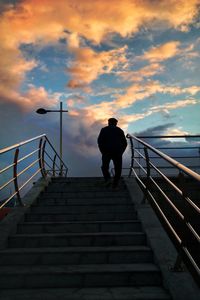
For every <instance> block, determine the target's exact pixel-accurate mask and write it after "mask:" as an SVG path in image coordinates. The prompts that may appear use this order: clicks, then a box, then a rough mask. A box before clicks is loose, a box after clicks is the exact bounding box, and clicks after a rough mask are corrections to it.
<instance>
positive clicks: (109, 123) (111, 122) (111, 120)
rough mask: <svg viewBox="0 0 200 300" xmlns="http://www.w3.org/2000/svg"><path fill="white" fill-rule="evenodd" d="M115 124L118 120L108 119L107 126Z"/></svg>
mask: <svg viewBox="0 0 200 300" xmlns="http://www.w3.org/2000/svg"><path fill="white" fill-rule="evenodd" d="M117 122H118V120H117V119H115V118H110V119H108V125H114V126H116V125H117Z"/></svg>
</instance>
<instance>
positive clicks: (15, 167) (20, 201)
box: [13, 148, 24, 206]
mask: <svg viewBox="0 0 200 300" xmlns="http://www.w3.org/2000/svg"><path fill="white" fill-rule="evenodd" d="M18 157H19V148H17V149H16V150H15V156H14V166H13V178H14V186H15V192H16V196H17V200H18V203H19V205H20V206H24V204H23V203H22V200H21V196H20V193H19V186H18V176H17V164H18Z"/></svg>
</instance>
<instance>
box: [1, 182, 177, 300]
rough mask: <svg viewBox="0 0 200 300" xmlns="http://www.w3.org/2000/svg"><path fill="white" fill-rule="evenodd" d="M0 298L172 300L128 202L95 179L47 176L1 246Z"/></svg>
mask: <svg viewBox="0 0 200 300" xmlns="http://www.w3.org/2000/svg"><path fill="white" fill-rule="evenodd" d="M0 268H1V272H0V289H1V292H0V299H4V300H6V299H48V300H49V299H68V300H72V299H73V300H75V299H76V300H81V299H85V300H100V299H102V300H103V299H104V300H111V299H118V300H122V299H123V300H128V299H129V300H130V299H138V300H139V299H142V300H144V299H146V300H150V299H154V300H156V299H160V300H161V299H171V298H170V296H169V294H168V293H167V292H166V291H165V290H164V289H163V287H162V276H161V273H160V270H159V268H158V266H156V264H155V263H154V259H153V253H152V250H151V248H150V247H149V246H148V243H147V239H146V235H145V233H144V232H143V229H142V226H141V223H140V221H139V220H138V219H137V213H136V211H135V209H134V204H133V203H132V202H131V200H130V197H129V194H128V190H127V189H126V186H125V184H124V183H123V181H122V182H121V184H120V187H119V189H117V190H113V189H112V188H108V187H105V186H104V185H103V181H102V179H101V178H68V179H61V178H57V179H56V178H55V179H52V182H51V183H50V184H49V186H48V187H47V188H46V190H45V191H44V192H43V193H41V194H40V196H39V197H38V199H37V200H36V202H35V204H34V205H33V206H32V207H31V208H30V209H29V211H28V212H27V213H26V214H25V216H24V220H22V222H21V223H20V224H18V228H17V232H16V234H14V235H12V236H10V237H9V240H8V247H7V249H5V250H1V251H0Z"/></svg>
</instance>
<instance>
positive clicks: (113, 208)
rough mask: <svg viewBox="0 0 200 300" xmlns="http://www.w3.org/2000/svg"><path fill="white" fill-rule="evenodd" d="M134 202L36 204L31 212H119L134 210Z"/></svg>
mask: <svg viewBox="0 0 200 300" xmlns="http://www.w3.org/2000/svg"><path fill="white" fill-rule="evenodd" d="M134 211H135V210H134V206H133V205H132V204H129V205H128V204H125V205H121V204H115V205H113V204H107V205H105V204H103V205H67V206H60V205H58V206H51V205H50V206H48V205H46V206H34V207H31V211H30V213H44V214H49V213H50V214H60V213H67V214H95V213H97V214H106V213H117V212H123V213H124V212H134Z"/></svg>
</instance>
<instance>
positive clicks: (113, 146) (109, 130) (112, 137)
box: [97, 125, 127, 154]
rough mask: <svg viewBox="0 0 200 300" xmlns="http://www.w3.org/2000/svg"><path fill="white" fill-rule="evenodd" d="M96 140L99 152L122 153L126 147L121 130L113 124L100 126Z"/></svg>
mask: <svg viewBox="0 0 200 300" xmlns="http://www.w3.org/2000/svg"><path fill="white" fill-rule="evenodd" d="M97 142H98V146H99V149H100V151H101V153H119V154H123V152H124V151H125V149H126V147H127V141H126V137H125V135H124V132H123V130H122V129H121V128H119V127H117V126H114V125H109V126H106V127H104V128H102V129H101V131H100V133H99V136H98V140H97Z"/></svg>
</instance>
